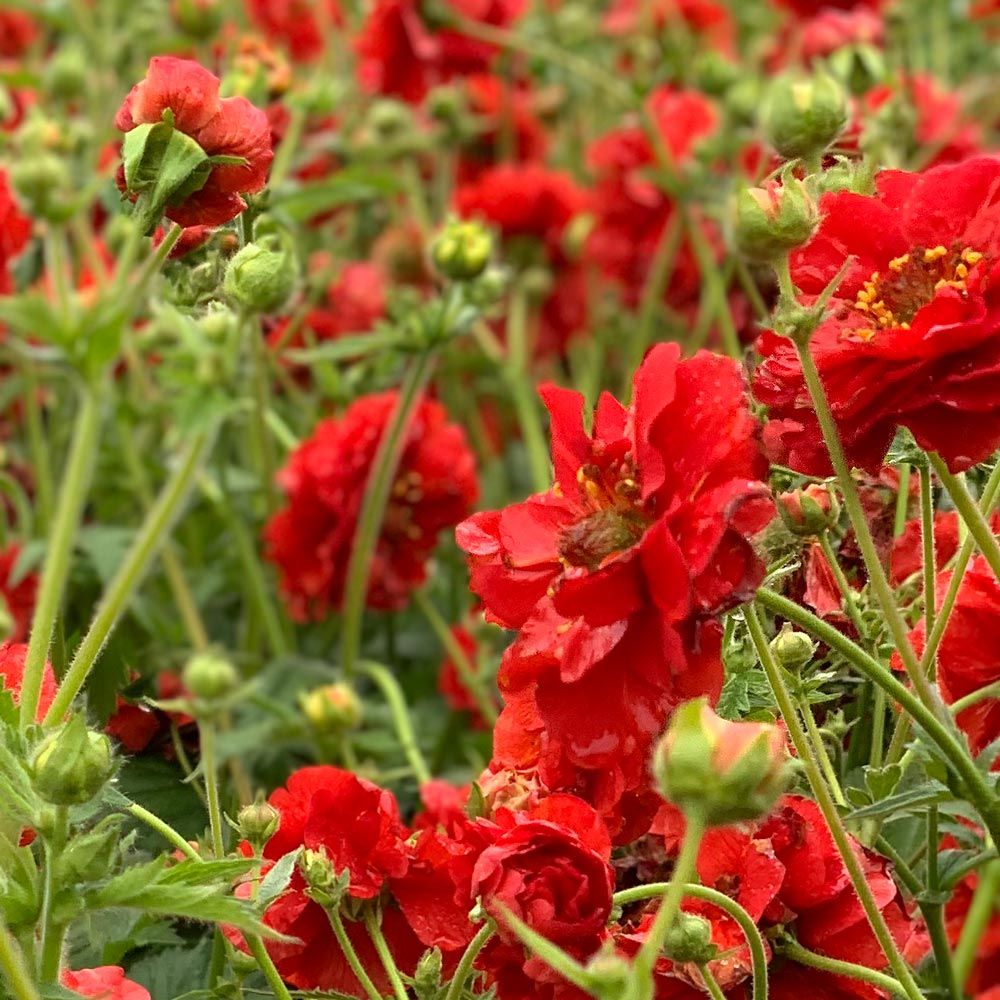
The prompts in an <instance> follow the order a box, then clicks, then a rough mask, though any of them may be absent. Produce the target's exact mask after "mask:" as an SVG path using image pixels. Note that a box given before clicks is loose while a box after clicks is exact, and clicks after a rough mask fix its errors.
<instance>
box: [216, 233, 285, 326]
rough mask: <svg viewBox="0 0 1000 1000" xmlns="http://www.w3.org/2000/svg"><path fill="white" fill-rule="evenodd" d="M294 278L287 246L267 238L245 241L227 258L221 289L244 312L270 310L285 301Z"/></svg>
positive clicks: (277, 308)
mask: <svg viewBox="0 0 1000 1000" xmlns="http://www.w3.org/2000/svg"><path fill="white" fill-rule="evenodd" d="M297 279H298V265H297V264H296V261H295V255H294V253H293V252H292V250H291V248H290V247H284V246H282V245H281V243H280V241H279V240H278V239H277V238H271V237H269V238H267V239H266V240H262V241H261V242H260V243H248V244H247V245H246V246H245V247H243V249H242V250H240V251H239V252H238V253H237V254H236V255H235V256H234V257H233V258H232V260H230V261H229V266H228V267H227V268H226V277H225V280H224V281H223V289H224V290H225V293H226V295H227V296H228V297H229V298H230V299H231V300H232V301H233V302H234V303H235V304H236V305H238V306H239V307H240V308H242V309H245V310H246V311H247V312H251V313H273V312H277V311H278V310H279V309H280V308H281V307H282V306H283V305H284V304H285V303H286V302H287V301H288V298H289V297H290V296H291V294H292V292H293V291H294V289H295V283H296V281H297Z"/></svg>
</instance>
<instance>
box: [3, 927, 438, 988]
mask: <svg viewBox="0 0 1000 1000" xmlns="http://www.w3.org/2000/svg"><path fill="white" fill-rule="evenodd" d="M0 972H2V973H3V978H4V979H5V980H6V982H7V985H8V986H9V987H10V990H11V993H12V994H13V996H14V1000H41V998H40V996H39V993H38V990H37V989H36V987H35V984H34V983H33V982H32V981H31V974H30V973H29V972H28V969H27V966H26V965H25V964H24V956H23V955H22V954H21V949H20V948H19V947H18V946H17V941H15V940H14V935H13V934H11V932H10V931H9V930H8V929H7V926H6V925H5V924H2V923H0ZM449 1000H451V998H449Z"/></svg>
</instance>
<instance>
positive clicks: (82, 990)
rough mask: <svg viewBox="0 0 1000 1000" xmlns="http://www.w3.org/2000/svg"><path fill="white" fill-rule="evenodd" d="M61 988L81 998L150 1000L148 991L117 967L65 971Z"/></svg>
mask: <svg viewBox="0 0 1000 1000" xmlns="http://www.w3.org/2000/svg"><path fill="white" fill-rule="evenodd" d="M61 981H62V984H63V986H65V987H66V989H68V990H70V992H72V993H77V994H79V995H80V996H82V997H97V998H98V1000H151V998H150V995H149V990H147V989H146V988H145V987H144V986H140V985H139V984H138V983H134V982H132V980H131V979H126V978H125V971H124V970H123V969H121V968H119V967H118V966H117V965H101V966H98V967H97V968H96V969H76V970H74V971H71V970H69V969H67V970H66V971H65V972H64V973H63V974H62V977H61Z"/></svg>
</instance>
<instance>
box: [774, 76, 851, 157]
mask: <svg viewBox="0 0 1000 1000" xmlns="http://www.w3.org/2000/svg"><path fill="white" fill-rule="evenodd" d="M846 124H847V100H846V98H845V96H844V91H843V89H842V88H841V86H840V84H839V83H837V81H836V80H835V79H834V78H833V77H832V76H829V75H828V74H825V73H817V74H815V75H814V76H812V77H810V78H808V79H795V78H792V77H784V78H780V79H778V80H775V81H774V83H773V84H772V86H771V91H770V94H769V95H768V100H767V103H766V105H765V110H764V128H765V131H766V133H767V137H768V140H769V141H770V143H771V145H772V146H774V148H775V149H776V150H777V151H778V153H780V154H781V156H783V157H784V158H785V159H787V160H793V159H799V158H801V157H809V156H816V155H818V154H821V153H822V152H824V150H826V148H827V147H828V146H829V145H830V144H831V143H832V142H833V141H834V139H836V138H837V136H838V135H840V132H841V130H842V129H843V128H844V126H845V125H846Z"/></svg>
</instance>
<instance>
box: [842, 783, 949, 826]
mask: <svg viewBox="0 0 1000 1000" xmlns="http://www.w3.org/2000/svg"><path fill="white" fill-rule="evenodd" d="M951 798H952V795H951V792H949V791H948V789H947V788H946V787H945V786H944V785H942V784H940V783H939V782H937V781H929V782H927V783H926V784H923V785H919V786H918V787H916V788H910V789H907V791H905V792H900V793H899V794H898V795H890V796H889V797H888V798H887V799H883V800H882V801H880V802H873V803H872V804H871V805H868V806H864V807H862V808H861V809H855V811H854V812H852V813H851V814H850V815H849V816H848V817H847V819H849V820H852V821H853V820H862V819H874V818H875V817H878V816H890V815H894V816H900V815H902V814H904V813H907V812H912V811H914V810H917V811H921V810H922V809H923V807H924V806H929V805H932V804H934V803H938V802H947V801H949V800H950V799H951Z"/></svg>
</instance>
